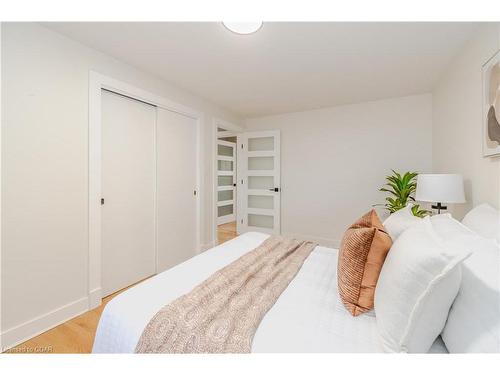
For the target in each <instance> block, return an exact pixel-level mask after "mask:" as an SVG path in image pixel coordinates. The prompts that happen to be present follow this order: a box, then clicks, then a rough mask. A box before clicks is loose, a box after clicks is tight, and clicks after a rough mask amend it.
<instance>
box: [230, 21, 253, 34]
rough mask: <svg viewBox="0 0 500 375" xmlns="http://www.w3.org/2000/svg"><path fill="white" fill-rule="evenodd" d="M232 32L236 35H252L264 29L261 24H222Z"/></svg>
mask: <svg viewBox="0 0 500 375" xmlns="http://www.w3.org/2000/svg"><path fill="white" fill-rule="evenodd" d="M222 24H223V25H224V26H225V27H226V28H227V29H228V30H230V31H232V32H233V33H236V34H252V33H254V32H256V31H257V30H259V29H260V28H261V27H262V21H260V22H222Z"/></svg>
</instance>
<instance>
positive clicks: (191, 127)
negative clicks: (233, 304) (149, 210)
mask: <svg viewBox="0 0 500 375" xmlns="http://www.w3.org/2000/svg"><path fill="white" fill-rule="evenodd" d="M156 137H157V143H156V149H157V155H158V157H157V193H156V194H157V220H158V225H157V247H158V272H162V271H164V270H166V269H168V268H170V267H173V266H175V265H176V264H179V263H181V262H183V261H184V260H186V259H188V258H190V257H192V256H194V255H196V253H197V251H198V241H199V239H198V213H197V200H198V199H199V198H198V192H197V193H196V195H195V193H194V192H195V190H197V171H198V163H197V122H196V120H194V119H192V118H190V117H187V116H184V115H181V114H178V113H176V112H171V111H168V110H165V109H161V108H158V118H157V130H156Z"/></svg>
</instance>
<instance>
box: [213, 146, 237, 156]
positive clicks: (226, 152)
mask: <svg viewBox="0 0 500 375" xmlns="http://www.w3.org/2000/svg"><path fill="white" fill-rule="evenodd" d="M217 146H218V147H217V150H218V154H219V155H220V156H233V148H232V147H229V146H225V145H217Z"/></svg>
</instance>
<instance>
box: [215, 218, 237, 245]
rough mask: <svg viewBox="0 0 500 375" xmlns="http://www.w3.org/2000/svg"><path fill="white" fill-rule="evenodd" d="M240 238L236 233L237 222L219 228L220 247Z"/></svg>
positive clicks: (218, 239)
mask: <svg viewBox="0 0 500 375" xmlns="http://www.w3.org/2000/svg"><path fill="white" fill-rule="evenodd" d="M237 236H238V233H236V221H232V222H230V223H227V224H221V225H219V226H218V227H217V241H218V244H219V245H220V244H221V243H224V242H226V241H229V240H231V239H233V238H235V237H237Z"/></svg>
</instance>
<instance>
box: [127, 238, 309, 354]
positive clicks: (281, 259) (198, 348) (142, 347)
mask: <svg viewBox="0 0 500 375" xmlns="http://www.w3.org/2000/svg"><path fill="white" fill-rule="evenodd" d="M315 246H316V244H314V243H311V242H306V241H299V240H295V239H287V238H283V237H279V236H272V237H270V238H268V239H267V240H266V241H264V242H263V243H262V244H261V245H260V246H259V247H257V248H256V249H254V250H252V251H251V252H249V253H247V254H245V255H243V256H242V257H241V258H239V259H237V260H235V261H234V262H233V263H231V264H229V265H228V266H226V267H224V268H222V269H221V270H219V271H217V272H216V273H214V274H213V275H212V276H210V277H209V278H208V279H207V280H205V281H204V282H203V283H201V284H200V285H198V286H197V287H195V288H194V289H193V290H192V291H191V292H189V293H188V294H185V295H183V296H181V297H179V298H178V299H176V300H174V301H172V302H171V303H170V304H168V305H166V306H165V307H163V308H162V309H161V310H160V311H159V312H158V313H156V315H155V316H154V317H153V318H152V319H151V321H150V322H149V323H148V325H147V326H146V328H145V329H144V332H143V333H142V335H141V338H140V339H139V343H138V344H137V347H136V349H135V351H136V353H249V352H250V350H251V346H252V340H253V337H254V335H255V331H256V330H257V327H258V326H259V324H260V322H261V320H262V318H263V317H264V315H265V314H266V313H267V311H269V309H270V308H271V307H272V306H273V305H274V303H275V302H276V300H277V299H278V297H279V296H280V295H281V293H282V292H283V291H284V290H285V289H286V287H287V286H288V284H289V283H290V281H291V280H292V279H293V278H294V277H295V275H296V274H297V272H298V271H299V270H300V268H301V267H302V264H303V263H304V260H305V259H306V258H307V257H308V256H309V254H310V253H311V251H312V250H313V249H314V247H315Z"/></svg>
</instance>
